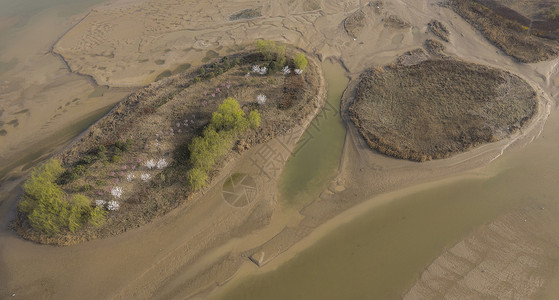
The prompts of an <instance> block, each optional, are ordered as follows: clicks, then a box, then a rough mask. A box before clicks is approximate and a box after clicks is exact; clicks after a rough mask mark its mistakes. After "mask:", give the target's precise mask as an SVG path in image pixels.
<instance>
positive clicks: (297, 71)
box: [295, 69, 303, 75]
mask: <svg viewBox="0 0 559 300" xmlns="http://www.w3.org/2000/svg"><path fill="white" fill-rule="evenodd" d="M295 74H297V75H301V74H303V70H301V69H295Z"/></svg>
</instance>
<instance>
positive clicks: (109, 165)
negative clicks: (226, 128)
mask: <svg viewBox="0 0 559 300" xmlns="http://www.w3.org/2000/svg"><path fill="white" fill-rule="evenodd" d="M235 58H240V60H241V62H242V64H241V65H240V66H235V67H233V68H231V69H230V70H228V71H226V72H225V73H223V74H222V75H219V76H216V77H215V78H209V79H206V80H204V79H203V80H202V81H201V82H196V81H198V80H197V79H196V78H199V77H200V76H201V75H200V71H199V70H195V71H193V72H189V73H183V74H179V75H176V76H173V77H170V78H166V79H164V80H161V81H158V82H155V83H153V84H151V85H150V86H148V87H146V88H144V89H142V90H140V91H138V92H136V93H134V94H131V95H130V96H128V97H127V98H126V99H125V100H123V101H122V102H121V103H119V104H118V105H117V106H116V107H115V108H114V109H113V110H112V111H111V112H110V113H109V114H107V115H106V116H105V117H104V118H103V119H101V120H100V121H98V122H97V123H96V124H95V125H93V126H91V127H90V128H89V129H88V130H87V131H86V132H85V133H84V134H83V135H82V138H81V139H79V140H78V141H77V142H75V143H74V144H73V145H71V146H69V147H68V149H67V150H66V151H64V152H63V153H62V154H60V155H59V157H60V158H61V159H62V161H63V164H64V166H65V167H66V168H68V170H71V168H73V167H75V166H76V164H78V163H79V162H80V161H82V160H83V159H84V157H86V156H91V157H94V159H93V162H92V163H91V164H89V165H87V171H86V172H85V174H83V175H82V176H80V178H78V179H76V180H73V181H70V182H68V183H66V184H63V185H62V187H63V188H64V189H65V190H66V192H68V193H81V194H84V195H86V196H88V197H89V198H90V199H91V200H92V201H93V200H94V199H104V200H107V201H108V200H114V199H112V196H111V195H110V192H109V190H110V188H111V187H113V186H117V185H118V186H121V187H122V189H123V191H124V192H123V196H122V197H121V198H120V199H119V201H118V202H119V203H120V209H119V210H118V211H114V212H110V213H109V214H108V218H107V222H106V223H105V224H104V225H102V226H100V227H98V228H95V227H92V226H84V228H82V229H80V230H79V231H78V232H76V233H75V234H72V233H70V232H64V233H62V234H59V235H57V236H54V237H48V236H45V235H42V234H39V233H37V232H36V231H34V230H33V229H32V228H31V227H30V226H29V224H28V222H27V219H26V217H25V216H24V215H22V214H20V215H19V216H18V219H17V221H16V227H17V230H18V232H19V233H20V235H22V236H23V237H24V238H26V239H29V240H33V241H36V242H39V243H46V244H56V245H69V244H75V243H78V242H82V241H86V240H91V239H95V238H99V237H106V236H110V235H114V234H118V233H121V232H124V231H127V230H128V229H131V228H135V227H139V226H141V225H143V224H146V223H148V222H150V221H151V220H152V219H153V218H154V217H157V216H160V215H163V214H165V213H167V212H169V211H170V210H172V209H174V208H175V207H177V206H178V205H179V204H181V203H183V202H187V201H188V200H189V199H191V196H192V195H193V191H192V190H190V189H188V188H187V187H186V186H185V181H186V173H187V171H188V168H189V162H188V150H187V146H188V144H189V142H190V140H191V139H192V138H193V137H195V136H196V135H198V134H199V133H200V132H201V130H202V128H203V127H204V126H205V125H206V124H207V123H209V121H210V118H211V114H212V112H213V111H215V110H216V109H217V107H218V106H219V104H221V102H222V101H223V100H224V99H226V98H227V97H233V98H235V99H236V100H237V101H238V102H239V104H240V105H241V107H242V108H243V110H244V111H245V112H246V113H248V112H249V111H250V110H253V109H258V111H259V113H260V115H261V124H260V127H259V128H258V129H256V130H251V131H249V132H248V133H247V134H245V135H244V136H243V137H241V139H240V140H239V141H237V142H236V146H235V147H234V149H235V151H236V152H241V151H244V150H246V149H248V148H249V147H250V146H251V145H255V144H260V143H263V142H266V141H268V140H270V139H271V138H273V137H274V136H276V135H282V134H285V133H287V132H289V131H290V130H291V129H292V128H294V127H295V126H297V125H300V124H301V123H302V122H303V121H304V120H305V119H306V117H308V116H309V115H310V114H312V112H313V111H314V110H315V109H316V107H317V106H318V105H319V103H318V102H317V101H318V99H317V95H318V94H319V93H318V88H319V84H318V78H319V76H320V75H319V72H320V69H319V67H318V66H317V65H316V64H315V63H314V62H313V61H312V60H309V65H308V66H307V68H306V71H305V72H304V73H303V75H295V74H294V73H291V74H289V75H287V76H284V75H282V73H281V72H277V73H275V74H270V73H269V75H265V76H262V75H258V74H255V73H252V72H251V73H250V75H249V76H246V74H247V72H248V70H249V69H250V67H251V66H252V65H254V64H258V65H264V64H263V62H262V61H261V56H260V55H258V54H256V53H252V52H249V53H243V54H238V55H232V56H230V57H229V59H230V61H232V60H233V59H235ZM212 65H213V63H212V64H209V65H206V66H203V67H201V68H200V69H206V70H211V69H210V68H211V66H212ZM214 70H215V69H214ZM207 72H209V71H206V73H207ZM227 82H229V84H230V88H227V85H226V83H227ZM217 89H219V92H218V91H217ZM205 92H206V95H204V93H205ZM212 93H214V94H215V97H213V96H212ZM259 94H263V95H266V96H267V101H266V103H265V104H263V105H258V104H257V103H256V102H257V101H256V96H257V95H259ZM186 120H188V121H186ZM186 124H188V125H186ZM126 140H130V141H131V145H130V149H129V150H128V151H125V152H122V153H118V152H117V150H116V147H115V142H117V141H126ZM100 145H103V146H105V147H106V148H107V150H106V158H97V157H96V155H95V154H96V151H97V149H98V147H99V146H100ZM115 154H117V155H118V156H120V160H119V161H118V162H113V161H112V160H111V157H112V156H113V155H115ZM234 156H235V155H234V153H233V151H231V152H230V154H229V155H228V156H227V157H226V158H225V159H223V161H222V162H221V164H220V165H219V166H218V167H216V169H215V170H214V171H213V172H212V174H211V177H212V178H215V177H216V176H217V174H218V173H219V172H218V170H219V169H220V167H222V166H223V165H224V164H225V163H226V162H227V161H229V160H230V159H231V158H233V157H234ZM150 159H153V160H155V161H158V159H165V160H166V161H167V162H169V163H170V165H169V167H168V168H164V169H161V170H159V169H157V168H153V169H148V168H147V167H146V166H145V162H147V161H148V160H150ZM132 168H134V169H133V170H134V171H133V172H134V174H135V176H136V178H135V179H134V180H132V181H131V182H128V181H127V179H126V178H127V175H128V173H129V172H130V171H131V170H132ZM141 174H149V175H150V176H151V179H150V180H148V181H147V182H143V181H142V180H140V178H139V177H140V175H141ZM117 180H118V181H117ZM177 195H181V196H177Z"/></svg>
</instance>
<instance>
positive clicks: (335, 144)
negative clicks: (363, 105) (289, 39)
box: [278, 61, 349, 207]
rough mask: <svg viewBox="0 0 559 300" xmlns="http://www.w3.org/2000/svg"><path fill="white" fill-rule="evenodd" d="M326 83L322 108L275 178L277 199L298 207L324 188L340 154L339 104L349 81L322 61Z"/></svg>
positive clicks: (339, 69) (337, 68) (342, 132)
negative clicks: (324, 100) (326, 90)
mask: <svg viewBox="0 0 559 300" xmlns="http://www.w3.org/2000/svg"><path fill="white" fill-rule="evenodd" d="M322 70H323V71H324V76H325V78H326V81H327V82H328V99H327V102H326V104H325V105H324V108H323V109H322V111H321V112H320V113H319V114H318V115H317V117H316V118H315V119H314V120H313V121H312V123H311V125H310V126H309V127H308V129H307V130H306V131H305V133H304V134H303V136H302V137H301V139H300V140H299V142H298V143H297V146H296V147H295V150H294V151H293V153H292V155H291V157H290V158H289V159H288V161H287V164H286V165H285V168H284V170H283V173H282V174H281V176H280V179H279V184H278V185H279V186H278V187H279V192H280V199H281V201H282V203H283V204H285V205H288V206H295V207H300V206H302V205H304V204H305V203H308V202H309V201H312V200H313V199H315V198H316V196H318V195H319V194H320V192H321V191H323V190H324V188H325V187H326V185H327V184H328V181H329V180H330V179H331V178H332V176H333V175H334V174H335V172H336V170H337V168H338V165H339V161H340V155H341V153H342V147H343V143H344V136H345V132H346V131H345V127H344V124H343V122H342V119H341V115H340V111H339V107H340V100H341V97H342V94H343V92H344V90H345V88H346V86H347V83H348V82H349V79H348V78H347V77H346V76H345V70H344V69H343V68H342V66H340V64H338V63H333V62H330V61H326V62H324V63H323V64H322Z"/></svg>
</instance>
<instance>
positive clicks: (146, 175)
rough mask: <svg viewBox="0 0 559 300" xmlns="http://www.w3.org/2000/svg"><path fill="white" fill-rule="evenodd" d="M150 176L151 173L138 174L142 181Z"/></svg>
mask: <svg viewBox="0 0 559 300" xmlns="http://www.w3.org/2000/svg"><path fill="white" fill-rule="evenodd" d="M150 178H151V175H149V174H148V173H142V175H140V179H142V181H148V180H149V179H150Z"/></svg>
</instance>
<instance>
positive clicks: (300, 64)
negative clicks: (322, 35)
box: [293, 53, 309, 71]
mask: <svg viewBox="0 0 559 300" xmlns="http://www.w3.org/2000/svg"><path fill="white" fill-rule="evenodd" d="M293 63H294V64H295V68H297V69H301V70H303V71H305V68H306V67H307V64H308V63H309V62H308V61H307V58H306V57H305V54H303V53H299V54H297V55H295V58H294V59H293Z"/></svg>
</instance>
